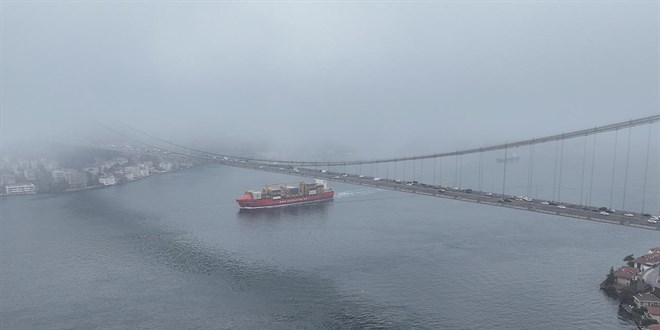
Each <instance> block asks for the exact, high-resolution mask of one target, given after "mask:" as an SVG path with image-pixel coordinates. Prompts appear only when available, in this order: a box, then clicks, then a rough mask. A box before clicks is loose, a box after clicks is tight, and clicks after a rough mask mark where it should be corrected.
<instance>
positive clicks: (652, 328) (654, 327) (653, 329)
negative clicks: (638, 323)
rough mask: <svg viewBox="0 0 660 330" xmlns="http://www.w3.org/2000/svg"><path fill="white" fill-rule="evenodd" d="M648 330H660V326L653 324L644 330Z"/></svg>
mask: <svg viewBox="0 0 660 330" xmlns="http://www.w3.org/2000/svg"><path fill="white" fill-rule="evenodd" d="M644 329H646V330H660V324H652V325H649V326H648V327H646V328H644Z"/></svg>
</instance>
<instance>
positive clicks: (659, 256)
mask: <svg viewBox="0 0 660 330" xmlns="http://www.w3.org/2000/svg"><path fill="white" fill-rule="evenodd" d="M630 262H632V263H633V265H634V266H635V268H637V269H639V270H641V271H645V270H647V269H649V268H653V267H654V266H655V265H659V264H660V253H648V254H645V255H643V256H641V257H639V258H635V259H633V260H630Z"/></svg>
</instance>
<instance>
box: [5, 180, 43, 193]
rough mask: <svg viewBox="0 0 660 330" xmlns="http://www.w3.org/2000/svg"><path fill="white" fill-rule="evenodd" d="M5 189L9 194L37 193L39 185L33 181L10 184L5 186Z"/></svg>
mask: <svg viewBox="0 0 660 330" xmlns="http://www.w3.org/2000/svg"><path fill="white" fill-rule="evenodd" d="M5 191H6V193H7V195H20V194H36V193H37V187H36V186H35V185H34V184H32V183H30V184H22V185H10V186H6V187H5Z"/></svg>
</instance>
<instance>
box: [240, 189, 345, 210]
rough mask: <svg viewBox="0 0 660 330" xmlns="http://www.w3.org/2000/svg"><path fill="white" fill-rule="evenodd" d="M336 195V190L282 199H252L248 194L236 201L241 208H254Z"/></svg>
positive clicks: (283, 204)
mask: <svg viewBox="0 0 660 330" xmlns="http://www.w3.org/2000/svg"><path fill="white" fill-rule="evenodd" d="M334 195H335V192H334V191H327V192H324V193H322V194H318V195H312V196H300V197H290V198H281V199H270V198H268V199H252V196H250V195H248V194H246V195H241V196H240V197H238V198H237V199H236V202H237V203H238V206H240V208H241V209H244V210H253V209H267V208H273V207H283V206H290V205H300V204H307V203H319V202H324V201H330V200H332V199H333V197H334Z"/></svg>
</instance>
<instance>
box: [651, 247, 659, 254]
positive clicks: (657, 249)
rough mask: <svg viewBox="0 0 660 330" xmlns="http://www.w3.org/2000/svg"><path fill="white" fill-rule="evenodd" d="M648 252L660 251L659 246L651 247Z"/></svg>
mask: <svg viewBox="0 0 660 330" xmlns="http://www.w3.org/2000/svg"><path fill="white" fill-rule="evenodd" d="M649 253H660V246H656V247H652V248H651V249H650V250H649Z"/></svg>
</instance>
